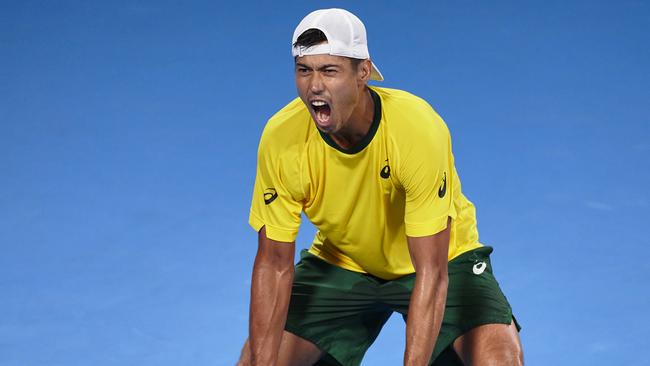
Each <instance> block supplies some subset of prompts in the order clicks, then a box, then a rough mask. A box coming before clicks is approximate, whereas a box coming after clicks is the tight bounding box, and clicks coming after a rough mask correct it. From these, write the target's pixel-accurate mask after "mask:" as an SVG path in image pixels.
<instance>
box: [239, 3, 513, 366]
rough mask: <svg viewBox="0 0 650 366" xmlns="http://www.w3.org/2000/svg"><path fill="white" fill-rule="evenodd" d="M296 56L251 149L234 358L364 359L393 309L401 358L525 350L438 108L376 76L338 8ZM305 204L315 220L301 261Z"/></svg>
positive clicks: (298, 35) (478, 359)
mask: <svg viewBox="0 0 650 366" xmlns="http://www.w3.org/2000/svg"><path fill="white" fill-rule="evenodd" d="M293 56H294V58H295V79H296V86H297V89H298V94H299V98H296V99H295V100H294V101H292V102H291V103H289V104H288V105H287V106H285V107H284V108H283V109H282V110H280V111H279V112H278V113H276V114H275V115H274V116H273V117H272V118H271V119H270V120H269V122H268V123H267V125H266V127H265V129H264V132H263V134H262V137H261V140H260V146H259V151H258V165H257V176H256V182H255V188H254V193H253V202H252V205H251V213H250V224H251V226H252V227H253V228H254V229H255V230H257V231H258V233H259V247H258V252H257V256H256V258H255V264H254V267H253V278H252V286H251V306H250V328H249V330H250V334H249V339H248V341H247V342H246V344H245V345H244V349H243V351H242V355H241V359H240V361H239V364H240V365H264V366H268V365H313V364H317V365H344V366H348V365H359V364H360V362H361V359H362V358H363V355H364V353H365V352H366V350H367V349H368V347H369V346H370V345H371V344H372V342H373V341H374V339H375V338H376V337H377V335H378V334H379V331H380V330H381V328H382V326H383V325H384V323H385V322H386V320H387V319H388V318H389V316H390V315H391V313H392V312H394V311H397V312H399V313H401V314H402V315H403V316H404V319H405V320H406V350H405V352H404V364H405V365H409V366H411V365H429V364H435V365H442V364H465V365H479V364H480V365H519V364H522V362H523V356H522V351H521V345H520V341H519V335H518V325H517V323H516V321H515V320H514V318H513V316H512V311H511V308H510V305H509V304H508V302H507V300H506V298H505V297H504V296H503V294H502V293H501V290H500V289H499V286H498V284H497V282H496V280H495V278H494V276H493V275H492V268H491V264H490V260H489V254H490V253H491V251H492V248H490V247H485V246H483V245H482V244H480V243H479V242H478V233H477V230H476V219H475V211H474V206H473V205H472V203H471V202H469V201H468V200H467V199H466V198H465V196H463V194H462V192H461V186H460V180H459V178H458V175H457V173H456V169H455V167H454V159H453V155H452V151H451V139H450V136H449V132H448V130H447V127H446V125H445V124H444V122H443V121H442V119H441V118H440V117H439V116H438V115H437V114H436V113H435V111H434V110H433V109H432V108H431V107H430V106H429V105H428V104H427V103H426V102H425V101H423V100H422V99H420V98H417V97H415V96H413V95H411V94H409V93H406V92H403V91H399V90H393V89H385V88H377V87H368V85H367V82H368V80H370V79H373V80H379V81H381V80H383V76H382V75H381V73H380V72H379V70H378V69H377V67H376V66H375V64H374V63H372V62H371V61H370V56H369V53H368V47H367V42H366V31H365V27H364V25H363V23H362V22H361V21H360V20H359V19H358V18H357V17H356V16H354V15H353V14H351V13H349V12H347V11H345V10H342V9H326V10H318V11H315V12H313V13H311V14H309V15H307V17H305V18H304V19H303V20H302V22H301V23H300V24H299V25H298V27H297V28H296V30H295V32H294V36H293ZM301 212H304V213H305V215H306V216H307V217H308V218H309V219H310V221H311V222H312V223H314V225H315V226H316V227H317V228H318V233H317V234H316V237H315V239H314V242H313V244H312V246H311V248H310V249H309V251H303V252H302V253H301V260H300V262H299V263H298V264H297V265H296V266H295V268H294V265H293V258H294V251H295V238H296V235H297V232H298V227H299V225H300V217H301Z"/></svg>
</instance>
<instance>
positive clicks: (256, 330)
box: [249, 258, 294, 366]
mask: <svg viewBox="0 0 650 366" xmlns="http://www.w3.org/2000/svg"><path fill="white" fill-rule="evenodd" d="M293 271H294V268H293V265H291V266H288V267H284V268H279V267H277V266H274V265H272V264H271V263H267V262H265V261H263V260H260V259H259V258H257V259H256V260H255V265H254V267H253V278H252V283H251V304H250V325H249V327H250V328H249V332H250V337H249V341H250V348H251V357H252V364H253V365H264V366H267V365H274V364H275V362H276V357H277V354H278V349H279V347H280V341H281V340H282V331H283V329H284V324H285V321H286V319H287V309H288V307H289V299H290V297H291V284H292V281H293Z"/></svg>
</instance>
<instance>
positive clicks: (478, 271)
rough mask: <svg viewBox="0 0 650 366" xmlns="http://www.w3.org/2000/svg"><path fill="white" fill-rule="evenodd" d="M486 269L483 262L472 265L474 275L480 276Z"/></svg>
mask: <svg viewBox="0 0 650 366" xmlns="http://www.w3.org/2000/svg"><path fill="white" fill-rule="evenodd" d="M486 268H487V264H486V263H485V262H478V263H476V264H474V267H472V272H474V274H475V275H477V276H478V275H480V274H481V273H483V272H484V271H485V269H486Z"/></svg>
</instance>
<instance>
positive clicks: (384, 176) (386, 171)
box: [379, 159, 390, 179]
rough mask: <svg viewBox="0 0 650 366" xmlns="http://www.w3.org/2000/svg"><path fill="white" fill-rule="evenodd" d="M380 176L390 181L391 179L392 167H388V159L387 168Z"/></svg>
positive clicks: (384, 168)
mask: <svg viewBox="0 0 650 366" xmlns="http://www.w3.org/2000/svg"><path fill="white" fill-rule="evenodd" d="M379 176H380V177H382V178H384V179H388V178H389V177H390V166H389V165H388V159H386V166H385V167H383V168H382V169H381V172H379Z"/></svg>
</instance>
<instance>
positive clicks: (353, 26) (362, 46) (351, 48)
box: [291, 9, 384, 81]
mask: <svg viewBox="0 0 650 366" xmlns="http://www.w3.org/2000/svg"><path fill="white" fill-rule="evenodd" d="M308 29H318V30H320V31H321V32H323V33H324V34H325V37H327V43H323V44H317V45H314V46H312V47H301V46H297V47H292V50H291V53H292V54H293V57H296V56H307V55H323V54H326V55H332V56H345V57H350V58H357V59H362V60H366V59H369V58H370V53H369V52H368V40H367V38H366V27H365V26H364V25H363V23H362V22H361V20H360V19H359V18H357V17H356V16H355V15H354V14H352V13H350V12H349V11H347V10H343V9H321V10H316V11H313V12H311V13H309V15H307V16H306V17H305V18H304V19H303V20H302V21H301V22H300V24H298V26H297V27H296V30H295V31H294V32H293V40H292V41H291V44H292V45H293V44H295V43H296V41H297V40H298V37H300V35H302V34H303V33H304V32H305V31H306V30H308ZM371 63H372V62H371ZM370 79H372V80H378V81H382V80H384V77H383V76H382V75H381V73H380V72H379V69H377V66H375V64H374V63H372V72H371V73H370Z"/></svg>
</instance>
